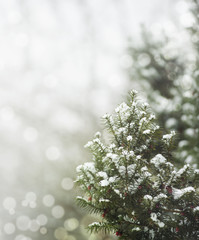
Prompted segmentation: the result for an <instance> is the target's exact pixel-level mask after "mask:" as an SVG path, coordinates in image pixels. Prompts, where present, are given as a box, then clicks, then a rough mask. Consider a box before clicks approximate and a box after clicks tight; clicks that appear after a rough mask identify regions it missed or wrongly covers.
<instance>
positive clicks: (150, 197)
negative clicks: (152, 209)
mask: <svg viewBox="0 0 199 240" xmlns="http://www.w3.org/2000/svg"><path fill="white" fill-rule="evenodd" d="M144 199H145V200H150V201H151V200H152V199H153V197H152V196H151V195H145V196H144Z"/></svg>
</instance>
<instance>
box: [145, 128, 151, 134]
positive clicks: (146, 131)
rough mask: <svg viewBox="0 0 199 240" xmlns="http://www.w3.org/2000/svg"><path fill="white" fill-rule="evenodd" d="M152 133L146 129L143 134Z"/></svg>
mask: <svg viewBox="0 0 199 240" xmlns="http://www.w3.org/2000/svg"><path fill="white" fill-rule="evenodd" d="M150 132H151V130H149V129H146V130H144V131H143V134H150Z"/></svg>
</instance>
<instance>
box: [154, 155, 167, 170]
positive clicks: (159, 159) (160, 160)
mask: <svg viewBox="0 0 199 240" xmlns="http://www.w3.org/2000/svg"><path fill="white" fill-rule="evenodd" d="M151 163H152V164H154V165H155V166H156V167H157V168H158V167H159V165H160V164H163V163H166V158H165V157H164V156H162V154H157V155H156V156H155V157H153V158H152V159H151Z"/></svg>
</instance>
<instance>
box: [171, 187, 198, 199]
mask: <svg viewBox="0 0 199 240" xmlns="http://www.w3.org/2000/svg"><path fill="white" fill-rule="evenodd" d="M191 192H195V189H194V188H193V187H186V188H183V189H177V188H173V197H174V199H179V198H181V197H182V196H183V195H184V194H186V193H191Z"/></svg>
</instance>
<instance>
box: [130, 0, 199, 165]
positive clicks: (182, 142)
mask: <svg viewBox="0 0 199 240" xmlns="http://www.w3.org/2000/svg"><path fill="white" fill-rule="evenodd" d="M189 3H190V5H191V9H190V11H191V13H192V16H193V19H194V23H193V25H192V26H191V27H189V28H188V32H189V34H190V43H189V44H188V45H187V46H186V47H187V48H189V52H190V53H191V58H189V57H188V56H187V52H188V51H186V52H184V49H180V47H178V49H176V45H177V44H175V49H174V48H172V47H171V45H174V44H172V42H171V41H174V40H171V39H169V38H168V37H166V36H165V37H163V38H162V40H154V38H153V36H152V34H150V33H148V32H147V31H146V30H145V29H144V30H143V32H142V40H143V42H142V44H141V45H140V46H130V47H129V49H128V52H129V54H130V55H131V56H132V58H133V61H134V64H133V68H132V69H130V70H129V76H130V78H131V79H132V80H133V81H134V80H135V79H136V81H137V82H140V83H141V85H142V89H143V90H144V92H145V93H146V95H147V99H148V101H149V103H150V105H151V108H152V109H153V111H154V112H155V114H157V115H158V121H159V125H160V126H161V127H163V128H164V129H167V131H170V130H175V131H176V132H177V135H178V137H177V142H176V151H175V158H176V161H178V162H179V163H180V165H183V164H184V162H186V163H191V164H195V165H194V166H195V167H198V166H199V27H198V26H199V25H198V23H199V18H198V16H199V2H198V1H197V0H191V1H189ZM186 30H187V29H186ZM190 53H189V54H190ZM132 83H133V82H132Z"/></svg>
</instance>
